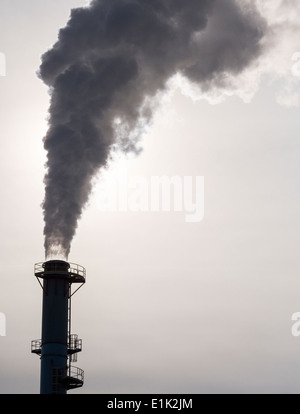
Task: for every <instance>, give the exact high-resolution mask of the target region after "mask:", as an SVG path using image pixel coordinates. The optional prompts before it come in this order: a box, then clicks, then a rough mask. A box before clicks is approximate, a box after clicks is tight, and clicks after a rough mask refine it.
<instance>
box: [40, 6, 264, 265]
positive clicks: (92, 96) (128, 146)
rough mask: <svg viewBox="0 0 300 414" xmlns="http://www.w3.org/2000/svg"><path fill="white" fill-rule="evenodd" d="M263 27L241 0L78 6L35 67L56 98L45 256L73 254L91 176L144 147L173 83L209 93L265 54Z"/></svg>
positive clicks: (49, 139) (49, 151)
mask: <svg viewBox="0 0 300 414" xmlns="http://www.w3.org/2000/svg"><path fill="white" fill-rule="evenodd" d="M265 29H266V23H265V21H264V19H263V18H262V17H261V15H260V14H259V13H258V12H257V10H256V9H255V8H254V6H251V5H249V3H248V2H246V1H238V0H93V1H92V2H91V4H90V6H89V7H84V8H78V9H74V10H72V12H71V17H70V20H69V22H68V24H67V26H66V27H65V28H63V29H61V30H60V32H59V38H58V41H57V42H56V43H55V45H54V46H53V48H52V49H51V50H49V51H47V52H46V53H45V54H44V55H43V56H42V64H41V66H40V72H39V76H40V77H41V79H42V80H43V81H44V82H45V83H46V84H47V85H48V86H49V90H50V95H51V103H50V108H49V128H48V132H47V135H46V137H45V138H44V146H45V149H46V151H47V173H46V175H45V199H44V203H43V211H44V220H45V228H44V235H45V251H46V257H49V256H51V255H56V254H62V255H63V256H64V257H65V258H67V257H68V254H69V252H70V246H71V241H72V239H73V236H74V235H75V232H76V228H77V224H78V220H79V219H80V217H81V214H82V212H83V209H84V207H85V205H86V203H87V201H88V198H89V194H90V192H91V183H92V179H93V177H94V176H95V174H96V173H97V172H98V171H99V170H100V169H101V168H104V167H105V166H106V165H107V163H108V161H109V158H110V155H111V153H112V151H114V149H115V148H121V149H122V150H123V151H137V152H138V151H139V148H138V142H139V138H140V136H141V133H142V131H143V127H144V126H145V125H146V124H148V123H149V122H150V121H151V118H152V114H153V102H155V97H156V96H157V95H158V93H162V92H163V91H164V90H166V87H167V82H168V80H169V79H170V78H171V77H172V76H174V75H175V74H180V75H181V76H183V77H184V78H186V79H188V80H189V81H192V82H194V83H197V85H198V86H199V87H200V88H201V90H203V92H205V91H207V90H209V89H210V88H214V87H216V86H222V85H226V83H228V79H229V77H230V76H232V75H233V76H234V75H238V74H239V73H241V72H243V70H245V69H246V68H247V67H248V66H249V65H251V63H252V62H253V61H255V60H256V59H257V58H258V57H259V56H260V54H261V53H262V42H261V41H262V39H263V37H264V32H265ZM229 75H230V76H229ZM162 144H163V143H162Z"/></svg>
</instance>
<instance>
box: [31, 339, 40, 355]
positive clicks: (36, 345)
mask: <svg viewBox="0 0 300 414" xmlns="http://www.w3.org/2000/svg"><path fill="white" fill-rule="evenodd" d="M31 352H32V353H34V354H38V355H40V353H41V352H42V340H41V339H34V340H33V341H31Z"/></svg>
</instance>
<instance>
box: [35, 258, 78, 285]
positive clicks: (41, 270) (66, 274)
mask: <svg viewBox="0 0 300 414" xmlns="http://www.w3.org/2000/svg"><path fill="white" fill-rule="evenodd" d="M34 274H35V276H36V277H40V278H42V279H67V280H68V281H69V282H70V283H85V276H86V271H85V268H84V267H83V266H80V265H78V264H75V263H69V262H65V261H64V260H48V261H47V262H41V263H36V264H35V265H34Z"/></svg>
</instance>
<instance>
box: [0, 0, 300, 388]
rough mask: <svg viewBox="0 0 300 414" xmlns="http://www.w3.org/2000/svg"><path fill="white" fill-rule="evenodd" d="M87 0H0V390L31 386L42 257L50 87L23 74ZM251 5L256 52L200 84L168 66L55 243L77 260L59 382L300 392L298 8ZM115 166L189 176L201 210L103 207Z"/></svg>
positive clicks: (35, 379)
mask: <svg viewBox="0 0 300 414" xmlns="http://www.w3.org/2000/svg"><path fill="white" fill-rule="evenodd" d="M86 3H87V2H84V1H83V0H59V1H58V0H51V1H50V0H44V1H42V2H41V1H40V0H27V1H21V0H0V52H1V53H3V54H4V55H5V58H6V63H5V76H0V98H1V99H0V120H1V122H0V126H1V131H0V132H1V141H0V145H1V151H0V157H1V162H0V179H1V184H2V185H1V214H0V223H1V236H2V237H1V239H0V245H1V248H0V256H1V265H2V269H1V289H0V312H1V313H3V314H4V315H5V317H6V336H0V350H1V352H0V366H1V369H0V393H39V374H40V360H39V358H38V357H37V356H35V355H33V354H31V353H30V341H31V340H32V339H38V338H40V336H41V299H42V290H41V288H40V286H39V284H38V283H37V281H36V280H35V277H34V274H33V266H34V263H36V262H40V261H43V260H44V258H45V253H44V237H43V228H44V222H43V211H42V208H41V204H42V202H43V199H44V183H43V178H44V175H45V167H44V164H45V162H46V153H45V151H44V149H43V137H44V136H45V134H46V133H47V118H48V109H49V104H50V96H49V93H48V90H47V86H46V85H45V84H44V83H43V82H42V80H41V79H39V78H38V76H37V74H36V72H37V70H38V68H39V66H40V63H41V56H42V54H43V53H45V52H46V51H47V50H48V49H49V48H51V47H52V46H53V44H54V43H55V42H56V40H57V36H58V31H59V29H60V28H62V27H64V26H65V25H66V23H67V21H68V19H69V16H70V10H71V9H72V8H75V7H80V6H83V5H85V4H86ZM229 3H231V2H229V0H228V4H229ZM237 3H238V4H239V5H242V10H243V12H244V13H246V15H247V13H250V9H248V8H247V7H248V3H249V2H248V1H247V0H245V1H244V0H240V1H238V0H237ZM251 3H252V4H254V3H255V4H256V5H257V13H258V15H261V16H262V19H264V22H265V24H266V27H267V28H268V29H266V31H265V35H264V37H263V40H262V51H261V52H260V53H257V56H256V58H255V60H254V61H253V62H252V61H251V62H250V63H249V64H248V63H247V66H246V67H245V69H244V70H243V71H241V72H239V73H233V74H231V75H230V76H231V78H230V77H229V82H228V83H226V84H216V85H213V87H212V88H210V89H207V90H206V91H204V90H203V89H202V90H200V89H199V88H198V90H197V87H196V86H195V85H189V84H187V83H186V82H185V81H183V79H179V80H178V78H177V79H174V78H173V80H172V82H171V83H170V89H169V90H168V92H166V93H165V95H164V96H161V97H160V99H159V104H160V105H159V106H157V110H156V111H155V112H154V115H153V119H152V122H151V123H150V124H149V125H148V127H147V128H146V129H145V131H144V134H143V137H142V141H141V142H140V145H141V146H142V148H143V151H142V152H141V153H140V154H139V155H138V156H133V155H130V156H125V155H122V154H119V155H118V156H115V161H113V162H112V163H111V166H110V168H109V169H108V170H107V171H106V172H105V174H103V175H101V174H100V175H99V176H98V177H95V178H94V186H93V191H92V195H91V196H90V198H89V202H88V205H87V206H86V207H85V209H84V213H83V215H82V218H81V219H80V221H79V225H78V229H77V232H76V235H75V237H74V240H73V243H72V246H71V252H70V255H69V260H70V261H71V262H75V263H79V264H81V265H82V266H84V267H85V268H86V270H87V281H86V284H85V286H83V287H82V289H81V290H79V292H78V293H76V295H75V296H74V297H73V315H72V317H73V319H72V327H73V329H72V330H73V333H77V334H78V335H79V337H80V338H82V339H83V352H81V353H80V354H79V355H78V362H77V363H76V364H74V365H77V366H78V367H80V368H82V369H83V370H84V371H85V384H84V387H83V388H81V389H80V390H76V391H72V393H73V392H76V393H206V392H208V393H216V392H221V393H229V392H235V393H242V392H246V393H251V392H255V393H260V392H271V393H298V392H299V389H300V337H294V336H293V335H292V333H291V328H292V324H293V321H292V320H291V318H292V314H293V313H294V312H298V311H300V282H299V277H300V276H299V274H300V263H299V249H300V239H299V225H300V215H299V211H300V193H299V184H300V163H299V156H300V144H299V139H298V136H299V127H300V121H299V119H300V117H299V106H300V66H299V65H297V59H298V58H299V56H300V53H299V56H298V57H297V52H300V42H299V35H300V24H299V17H300V14H299V13H300V10H299V7H300V6H299V3H298V1H297V0H294V1H293V0H289V1H288V0H285V1H280V0H278V1H277V0H270V1H257V2H251ZM223 12H225V11H224V10H223ZM251 13H253V10H252V11H251ZM205 30H207V31H209V30H210V31H212V33H211V32H207V33H208V35H210V36H211V35H213V34H214V32H213V26H207V29H204V32H203V33H204V34H203V36H205V33H206V32H205ZM228 30H231V29H228ZM232 30H233V28H232ZM233 31H234V30H233ZM228 38H229V39H230V36H228ZM293 57H294V60H293V59H292V58H293ZM299 60H300V58H299ZM1 69H3V67H2V68H0V73H1ZM2 75H3V70H2ZM120 173H121V174H123V176H124V174H125V175H126V174H127V176H128V177H137V176H138V177H143V178H144V179H145V180H146V181H147V182H150V180H151V177H153V176H163V175H165V176H167V177H173V176H179V177H182V178H183V177H186V176H192V177H197V176H203V177H204V180H205V214H204V218H203V220H202V221H201V222H198V223H187V222H186V221H185V212H184V211H182V212H174V211H170V212H163V211H158V212H132V211H130V210H129V209H128V211H123V212H122V211H101V197H102V194H103V191H106V192H107V194H108V193H109V191H111V185H112V177H115V176H117V175H118V174H120Z"/></svg>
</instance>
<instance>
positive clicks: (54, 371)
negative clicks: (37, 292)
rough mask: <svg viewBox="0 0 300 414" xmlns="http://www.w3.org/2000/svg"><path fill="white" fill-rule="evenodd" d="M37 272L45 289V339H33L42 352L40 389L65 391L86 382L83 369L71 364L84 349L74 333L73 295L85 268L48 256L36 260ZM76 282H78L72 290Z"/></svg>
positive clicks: (34, 346) (33, 346)
mask: <svg viewBox="0 0 300 414" xmlns="http://www.w3.org/2000/svg"><path fill="white" fill-rule="evenodd" d="M34 274H35V276H36V277H37V280H38V282H39V284H40V285H41V287H42V289H43V315H42V339H38V340H34V341H32V342H31V352H32V353H34V354H37V355H40V356H41V380H40V393H41V394H66V393H67V390H70V389H73V388H78V387H82V385H83V370H81V369H80V368H77V367H73V366H71V362H76V361H77V353H78V352H80V351H81V349H82V340H81V339H78V336H77V335H74V334H71V297H72V296H73V295H74V293H75V292H76V291H77V290H78V289H79V288H80V287H81V286H82V285H83V284H84V283H85V276H86V272H85V269H84V268H83V267H82V266H80V265H77V264H74V263H68V262H65V261H63V260H49V261H47V262H45V263H37V264H35V266H34ZM40 279H43V283H41V281H40ZM73 284H79V286H78V287H77V289H76V290H75V291H73V293H72V285H73Z"/></svg>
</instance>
